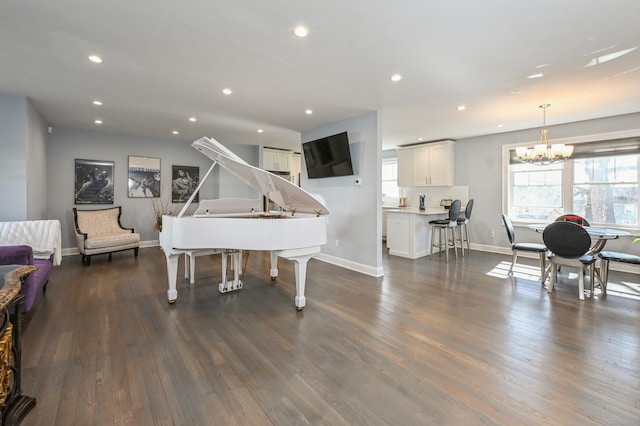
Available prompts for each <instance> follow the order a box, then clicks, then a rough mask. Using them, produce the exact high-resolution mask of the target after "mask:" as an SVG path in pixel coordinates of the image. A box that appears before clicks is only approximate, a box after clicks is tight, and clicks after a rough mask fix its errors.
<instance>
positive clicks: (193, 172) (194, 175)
mask: <svg viewBox="0 0 640 426" xmlns="http://www.w3.org/2000/svg"><path fill="white" fill-rule="evenodd" d="M199 182H200V169H199V168H198V167H191V166H172V171H171V202H172V203H185V202H186V201H187V200H188V199H189V197H191V194H193V191H195V190H196V188H197V187H198V183H199ZM199 195H200V194H196V196H195V197H194V198H193V202H194V203H197V202H198V201H199V200H198V198H199Z"/></svg>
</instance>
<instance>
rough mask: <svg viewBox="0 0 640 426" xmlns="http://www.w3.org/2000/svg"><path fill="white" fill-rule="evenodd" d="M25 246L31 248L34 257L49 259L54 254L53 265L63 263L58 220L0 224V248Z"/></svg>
mask: <svg viewBox="0 0 640 426" xmlns="http://www.w3.org/2000/svg"><path fill="white" fill-rule="evenodd" d="M20 244H24V245H27V246H31V248H32V249H33V257H34V258H36V259H48V258H49V257H51V255H52V254H53V255H54V256H53V264H54V265H56V266H57V265H60V263H61V262H62V233H61V231H60V221H58V220H25V221H20V222H0V246H11V245H20Z"/></svg>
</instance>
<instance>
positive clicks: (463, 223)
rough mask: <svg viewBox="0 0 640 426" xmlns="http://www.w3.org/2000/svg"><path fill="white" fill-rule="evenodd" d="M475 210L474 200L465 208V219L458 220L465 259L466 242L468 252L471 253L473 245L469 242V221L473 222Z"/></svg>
mask: <svg viewBox="0 0 640 426" xmlns="http://www.w3.org/2000/svg"><path fill="white" fill-rule="evenodd" d="M472 210H473V198H472V199H470V200H469V201H468V202H467V206H466V207H465V208H464V217H459V218H458V226H459V227H460V250H462V256H463V257H464V242H465V241H466V242H467V251H468V252H469V253H471V243H470V242H469V228H468V226H467V225H469V221H470V220H471V211H472Z"/></svg>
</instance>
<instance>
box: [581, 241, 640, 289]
mask: <svg viewBox="0 0 640 426" xmlns="http://www.w3.org/2000/svg"><path fill="white" fill-rule="evenodd" d="M598 257H599V258H600V283H601V284H602V294H607V284H608V281H609V262H621V263H626V264H629V265H640V256H636V255H635V254H628V253H620V252H617V251H601V252H600V253H598ZM593 287H594V286H593V285H592V286H591V291H592V292H593V290H594V288H593Z"/></svg>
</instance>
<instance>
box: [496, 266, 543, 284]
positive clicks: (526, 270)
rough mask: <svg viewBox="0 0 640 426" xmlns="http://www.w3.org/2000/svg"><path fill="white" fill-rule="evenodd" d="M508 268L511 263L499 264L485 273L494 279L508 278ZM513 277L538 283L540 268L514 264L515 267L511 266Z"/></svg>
mask: <svg viewBox="0 0 640 426" xmlns="http://www.w3.org/2000/svg"><path fill="white" fill-rule="evenodd" d="M510 267H511V262H507V261H503V262H500V263H498V264H497V265H496V266H494V267H493V269H492V270H490V271H489V272H487V275H489V276H492V277H496V278H508V277H509V268H510ZM513 276H514V277H516V278H524V279H526V280H531V281H540V267H539V266H529V265H519V264H517V263H516V264H515V265H513Z"/></svg>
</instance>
